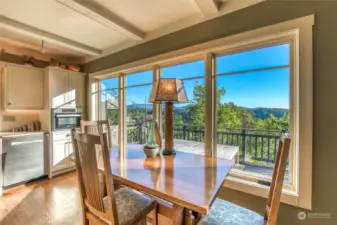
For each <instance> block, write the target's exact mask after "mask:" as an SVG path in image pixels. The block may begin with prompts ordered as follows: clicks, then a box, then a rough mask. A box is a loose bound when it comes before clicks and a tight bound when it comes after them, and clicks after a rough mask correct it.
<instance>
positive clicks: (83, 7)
mask: <svg viewBox="0 0 337 225" xmlns="http://www.w3.org/2000/svg"><path fill="white" fill-rule="evenodd" d="M56 1H58V2H59V3H61V4H63V5H65V6H67V7H69V8H71V9H73V10H75V11H77V12H79V13H81V14H82V15H84V16H87V17H89V18H90V19H92V20H95V21H96V22H98V23H100V24H103V25H104V26H106V27H109V28H110V29H112V30H114V31H117V32H118V33H120V34H123V35H125V36H127V37H129V38H131V39H134V40H137V41H140V40H143V39H144V37H145V33H144V32H143V31H141V30H140V29H138V28H137V27H135V26H133V25H132V24H130V23H128V22H127V21H125V20H124V19H123V18H121V17H119V16H118V15H116V14H114V13H113V12H111V11H109V10H108V9H106V8H105V7H102V6H100V5H99V4H97V3H95V2H93V1H90V0H86V1H83V0H56Z"/></svg>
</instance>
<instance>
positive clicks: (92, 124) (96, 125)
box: [81, 120, 112, 149]
mask: <svg viewBox="0 0 337 225" xmlns="http://www.w3.org/2000/svg"><path fill="white" fill-rule="evenodd" d="M81 132H82V133H85V134H94V135H99V134H100V133H107V135H108V146H109V149H110V148H111V147H112V143H111V129H110V122H109V120H98V121H85V120H81Z"/></svg>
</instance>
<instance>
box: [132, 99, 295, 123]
mask: <svg viewBox="0 0 337 225" xmlns="http://www.w3.org/2000/svg"><path fill="white" fill-rule="evenodd" d="M145 106H146V108H147V110H152V107H153V105H152V104H151V103H148V104H136V103H134V104H131V105H128V106H127V108H128V109H145ZM163 107H164V105H163ZM241 108H244V109H245V110H247V111H249V112H250V113H251V114H252V115H253V117H255V118H259V119H266V118H268V117H269V115H270V114H272V115H274V116H275V117H277V118H281V117H283V115H288V114H289V110H288V109H281V108H246V107H241ZM174 111H175V113H177V114H184V113H185V106H179V105H176V106H174Z"/></svg>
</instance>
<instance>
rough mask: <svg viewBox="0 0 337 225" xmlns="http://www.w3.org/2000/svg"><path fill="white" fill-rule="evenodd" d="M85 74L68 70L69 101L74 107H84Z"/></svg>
mask: <svg viewBox="0 0 337 225" xmlns="http://www.w3.org/2000/svg"><path fill="white" fill-rule="evenodd" d="M85 84H86V76H85V75H84V74H81V73H76V72H69V91H68V93H69V101H72V102H73V106H74V107H75V108H84V107H85V89H86V85H85Z"/></svg>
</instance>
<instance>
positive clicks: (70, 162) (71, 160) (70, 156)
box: [68, 139, 76, 167]
mask: <svg viewBox="0 0 337 225" xmlns="http://www.w3.org/2000/svg"><path fill="white" fill-rule="evenodd" d="M68 153H69V154H68V165H69V167H73V166H76V162H75V153H74V150H73V143H72V141H71V139H70V140H69V141H68Z"/></svg>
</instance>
